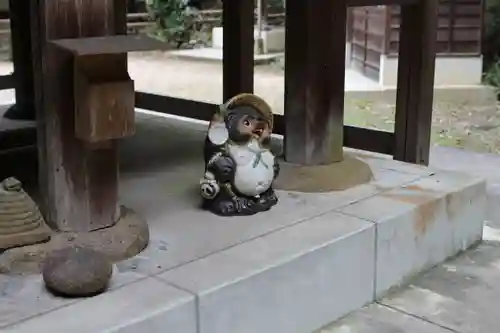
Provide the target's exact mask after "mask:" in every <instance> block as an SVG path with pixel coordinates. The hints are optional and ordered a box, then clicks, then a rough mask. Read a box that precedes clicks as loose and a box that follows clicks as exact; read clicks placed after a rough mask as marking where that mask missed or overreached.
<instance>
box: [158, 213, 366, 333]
mask: <svg viewBox="0 0 500 333" xmlns="http://www.w3.org/2000/svg"><path fill="white" fill-rule="evenodd" d="M374 241H375V228H374V226H373V224H371V223H369V222H367V221H363V220H360V219H357V218H352V217H348V216H345V215H342V214H339V213H335V212H333V213H327V214H325V215H322V216H319V217H316V218H313V219H311V220H309V221H306V222H303V223H300V224H298V225H295V226H292V227H290V228H287V229H284V230H281V231H278V232H275V233H272V234H269V235H266V236H263V237H262V238H259V239H256V240H254V241H251V242H248V243H245V244H242V245H239V246H237V247H234V248H231V249H228V250H225V251H222V252H219V253H217V254H214V255H212V256H209V257H207V258H205V259H201V260H198V261H195V262H193V263H191V264H188V265H185V266H182V267H179V268H177V269H174V270H171V271H169V272H166V273H165V274H162V275H160V278H162V279H164V280H165V281H167V282H171V283H173V284H175V285H178V286H181V287H182V288H183V289H186V290H189V291H191V292H192V293H194V294H196V295H197V298H198V315H199V325H200V332H204V333H234V332H238V333H255V332H287V333H288V332H290V333H292V332H310V331H312V330H314V329H316V328H319V327H321V326H323V325H324V324H325V323H327V322H329V320H331V319H332V318H339V317H341V316H343V315H346V314H347V313H349V312H351V311H353V310H355V309H358V308H359V307H361V306H363V305H365V304H366V303H368V302H370V301H372V299H373V267H374V252H375V251H374V250H375V248H374V246H375V243H374Z"/></svg>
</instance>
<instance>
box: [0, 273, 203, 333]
mask: <svg viewBox="0 0 500 333" xmlns="http://www.w3.org/2000/svg"><path fill="white" fill-rule="evenodd" d="M195 313H196V310H195V300H194V297H193V296H192V295H190V294H188V293H186V292H184V291H182V290H179V289H176V288H174V287H171V286H168V285H166V284H165V283H162V282H161V281H158V280H156V279H153V278H148V279H145V280H140V281H137V282H135V283H131V284H128V285H126V286H125V287H122V288H119V289H116V290H112V291H110V292H108V293H107V294H105V295H101V296H97V297H93V298H89V299H86V300H83V301H79V302H74V303H71V304H70V305H68V306H65V307H61V308H58V309H56V310H54V311H52V312H48V313H46V314H44V315H43V316H37V317H34V318H31V319H29V320H27V321H24V322H21V323H18V324H15V325H12V326H9V327H7V328H4V329H2V332H3V333H10V332H12V333H13V332H15V333H33V332H50V333H67V332H72V333H98V332H102V333H104V332H106V333H118V332H119V333H138V332H148V333H149V332H179V333H181V332H182V333H196V315H195Z"/></svg>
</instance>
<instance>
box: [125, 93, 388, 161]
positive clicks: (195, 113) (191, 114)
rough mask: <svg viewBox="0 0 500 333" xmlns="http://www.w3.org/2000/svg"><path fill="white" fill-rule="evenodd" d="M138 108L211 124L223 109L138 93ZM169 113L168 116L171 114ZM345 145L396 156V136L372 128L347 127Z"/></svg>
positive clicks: (281, 126) (278, 121)
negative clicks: (217, 111)
mask: <svg viewBox="0 0 500 333" xmlns="http://www.w3.org/2000/svg"><path fill="white" fill-rule="evenodd" d="M135 96H136V97H135V101H136V107H137V108H142V109H145V110H150V111H155V112H158V113H166V114H169V115H176V116H180V117H186V118H192V119H198V120H205V121H207V122H208V121H210V120H211V119H212V117H213V114H214V112H215V111H216V110H217V108H218V107H219V106H218V105H217V104H211V103H205V102H199V101H192V100H189V99H182V98H176V97H169V96H162V95H156V94H150V93H145V92H140V91H137V92H136V93H135ZM167 111H168V112H167ZM343 132H344V137H343V141H344V145H345V146H346V147H349V148H354V149H361V150H367V151H371V152H374V153H381V154H388V155H392V154H393V152H394V134H393V133H390V132H384V131H377V130H372V129H368V128H361V127H354V126H346V125H344V129H343ZM274 133H275V134H281V135H283V134H285V117H284V116H282V115H278V114H275V115H274Z"/></svg>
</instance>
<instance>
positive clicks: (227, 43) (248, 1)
mask: <svg viewBox="0 0 500 333" xmlns="http://www.w3.org/2000/svg"><path fill="white" fill-rule="evenodd" d="M222 26H223V29H224V33H223V97H224V100H228V99H229V98H231V97H233V96H235V95H237V94H239V93H252V92H253V65H254V64H253V57H254V36H253V31H254V0H238V1H224V2H223V10H222Z"/></svg>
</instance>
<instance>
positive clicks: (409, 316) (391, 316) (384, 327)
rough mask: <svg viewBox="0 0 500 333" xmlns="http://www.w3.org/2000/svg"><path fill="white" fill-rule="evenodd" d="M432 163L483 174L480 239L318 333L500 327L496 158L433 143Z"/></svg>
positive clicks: (465, 331) (488, 331) (442, 332)
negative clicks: (485, 198)
mask: <svg viewBox="0 0 500 333" xmlns="http://www.w3.org/2000/svg"><path fill="white" fill-rule="evenodd" d="M431 166H433V167H436V168H439V169H447V170H461V171H466V172H469V173H472V174H476V175H481V176H483V177H485V178H487V180H488V200H489V202H488V211H487V218H488V219H487V221H486V223H485V226H484V232H483V235H484V242H483V243H482V244H480V245H479V246H478V247H477V248H475V249H473V250H469V251H468V252H466V253H464V254H462V255H460V256H458V257H456V258H455V259H453V260H450V261H448V262H446V263H444V264H442V265H439V266H438V267H436V268H434V269H432V270H430V271H429V272H427V273H425V274H423V275H421V276H419V277H417V278H415V279H414V280H413V281H412V282H411V283H410V285H409V286H407V287H405V288H402V289H401V290H394V291H392V292H391V293H389V294H388V295H387V296H386V297H385V298H382V299H381V300H379V302H377V303H376V304H372V305H370V306H367V307H366V308H364V309H362V310H360V311H357V312H355V313H353V314H351V315H349V316H347V317H346V318H344V319H343V320H340V321H338V322H336V323H333V324H332V325H330V326H328V327H326V328H324V329H322V330H320V331H319V332H320V333H449V332H455V333H496V332H500V327H499V326H500V325H499V324H500V322H499V320H498V309H499V308H500V284H499V283H498V282H499V281H500V215H499V213H500V205H499V199H500V157H499V156H496V155H487V154H475V153H470V152H466V151H463V150H458V149H450V148H440V147H434V148H433V149H432V152H431Z"/></svg>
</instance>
